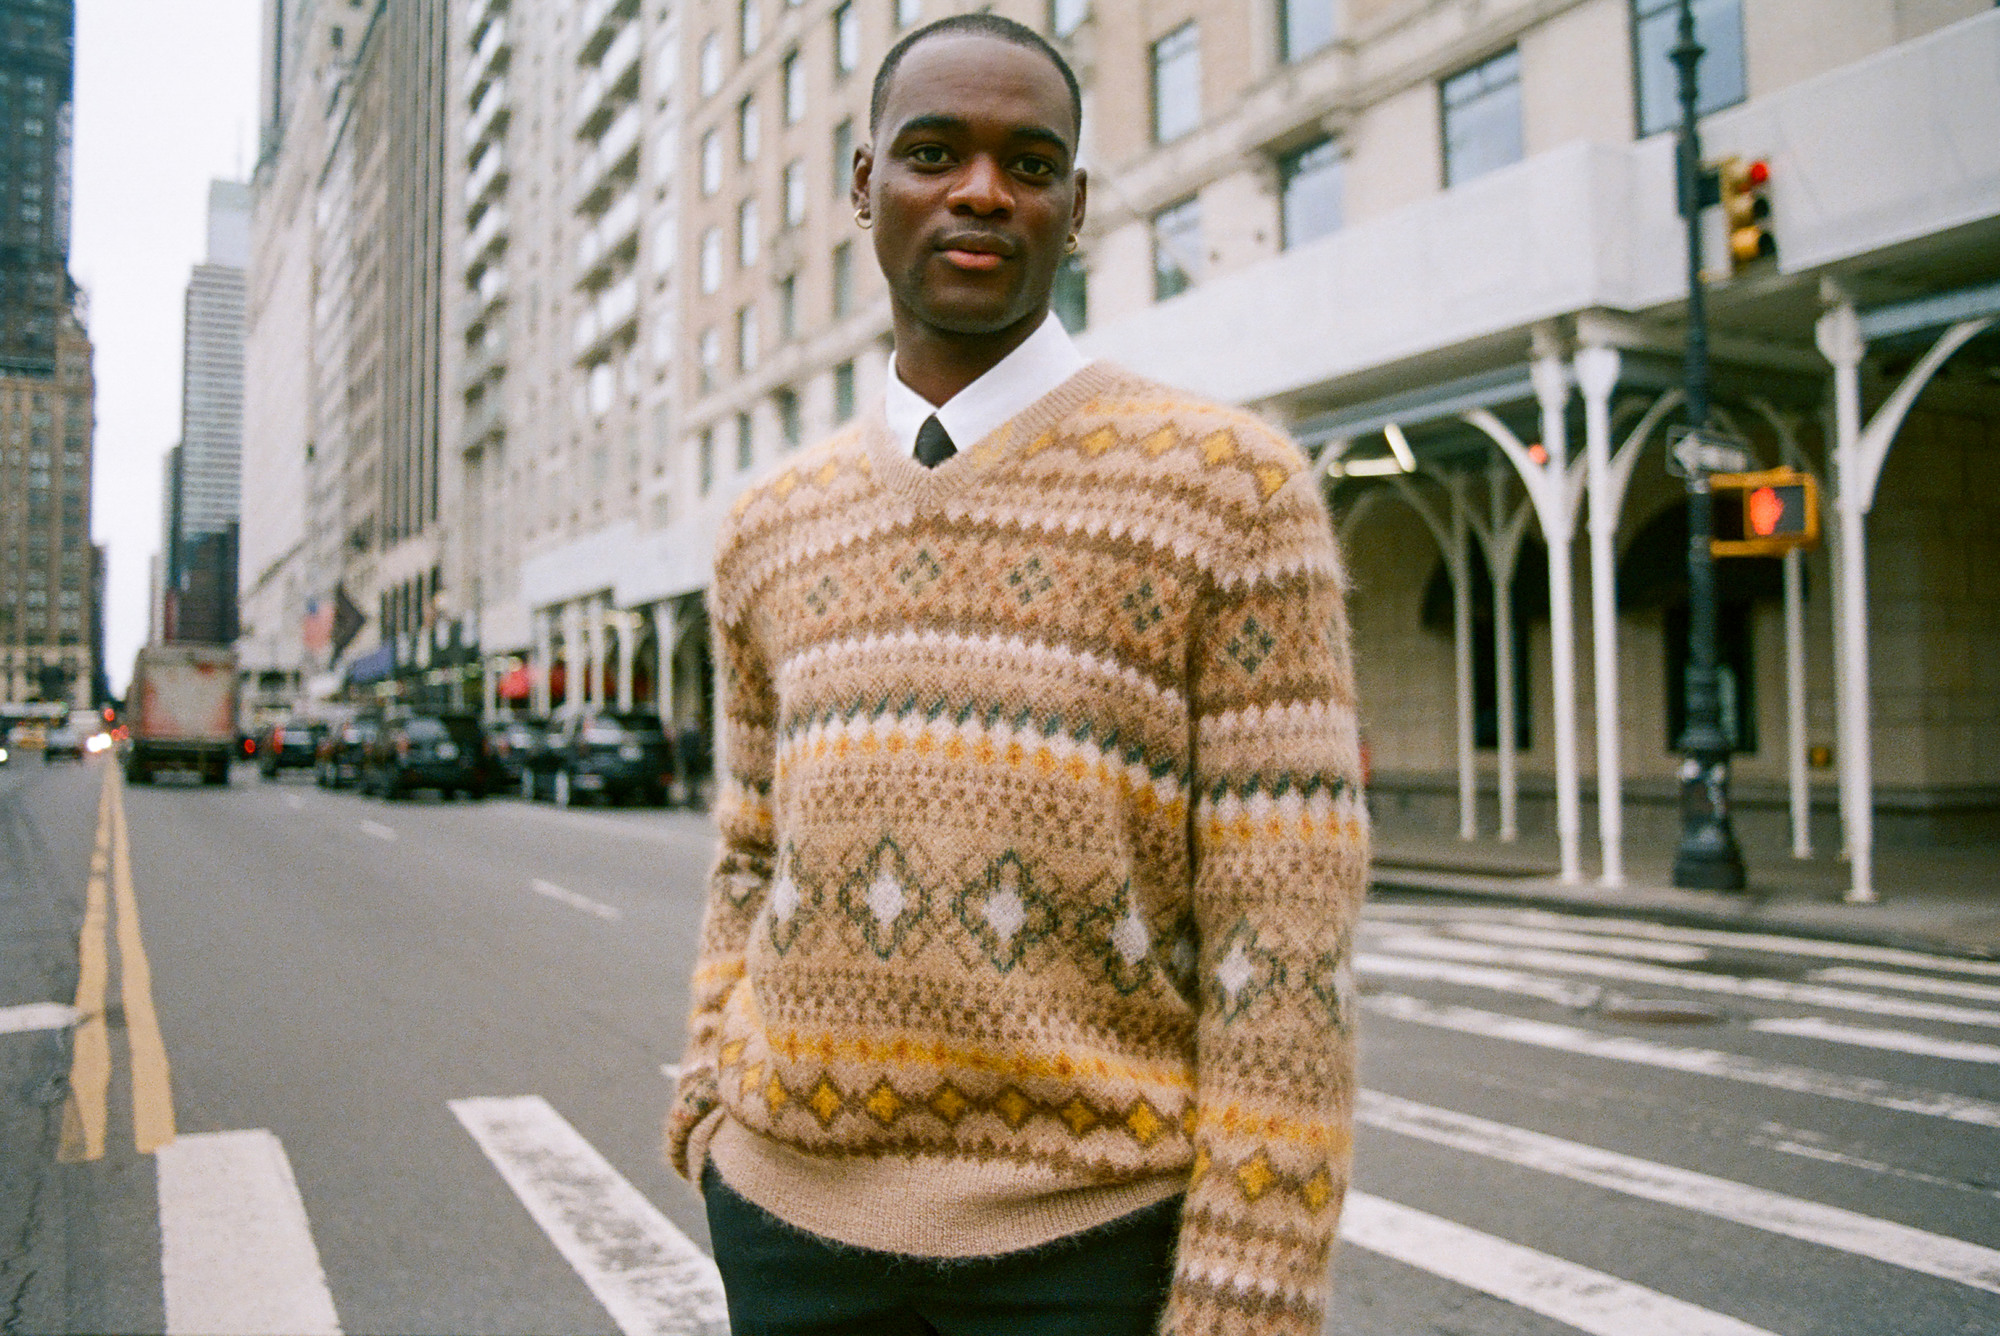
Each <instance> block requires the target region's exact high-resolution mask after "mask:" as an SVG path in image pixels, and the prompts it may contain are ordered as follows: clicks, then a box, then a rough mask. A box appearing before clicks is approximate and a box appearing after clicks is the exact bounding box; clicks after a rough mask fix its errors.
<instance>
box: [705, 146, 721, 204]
mask: <svg viewBox="0 0 2000 1336" xmlns="http://www.w3.org/2000/svg"><path fill="white" fill-rule="evenodd" d="M720 189H722V132H721V131H719V130H710V131H709V132H708V133H707V134H705V135H703V136H702V137H701V193H702V194H704V195H713V194H714V193H715V192H716V191H718V190H720Z"/></svg>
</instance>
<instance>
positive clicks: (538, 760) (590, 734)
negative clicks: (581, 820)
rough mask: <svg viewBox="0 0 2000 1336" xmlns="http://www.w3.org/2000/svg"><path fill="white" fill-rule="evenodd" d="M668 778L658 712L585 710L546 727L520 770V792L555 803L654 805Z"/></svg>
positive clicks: (668, 750)
mask: <svg viewBox="0 0 2000 1336" xmlns="http://www.w3.org/2000/svg"><path fill="white" fill-rule="evenodd" d="M673 782H674V752H673V744H672V743H671V742H669V741H668V740H667V736H666V734H665V733H664V732H662V731H661V729H660V719H659V716H658V715H654V714H644V713H637V712H634V713H625V714H586V715H579V716H575V717H573V718H570V719H566V720H563V721H562V722H561V723H560V724H558V725H557V726H556V727H555V728H554V729H553V730H551V732H550V734H549V738H548V745H547V746H546V747H545V748H544V749H543V750H542V751H541V752H539V753H538V754H537V755H536V756H535V757H534V758H533V759H532V760H531V761H530V762H529V765H528V767H527V768H526V770H524V771H523V778H522V782H521V791H522V793H523V794H524V795H526V796H527V797H530V798H543V797H546V798H549V799H551V800H553V801H554V802H555V803H556V804H557V805H558V806H561V807H568V806H570V805H571V804H574V803H580V802H592V801H597V800H602V801H604V802H606V803H613V804H616V803H624V802H640V803H646V804H649V805H651V806H654V807H659V806H663V805H664V804H665V803H666V801H667V793H668V791H669V789H670V787H671V786H672V784H673Z"/></svg>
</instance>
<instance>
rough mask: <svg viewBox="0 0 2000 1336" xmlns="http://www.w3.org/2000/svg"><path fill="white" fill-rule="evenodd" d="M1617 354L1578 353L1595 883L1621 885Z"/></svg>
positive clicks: (1606, 351) (1604, 351)
mask: <svg viewBox="0 0 2000 1336" xmlns="http://www.w3.org/2000/svg"><path fill="white" fill-rule="evenodd" d="M1619 360H1620V359H1619V356H1618V350H1617V349H1615V348H1585V349H1583V350H1581V351H1580V352H1578V353H1577V355H1576V379H1577V383H1578V385H1579V386H1581V387H1582V389H1583V438H1584V447H1583V448H1584V454H1585V459H1586V461H1587V467H1588V470H1589V480H1590V482H1589V485H1590V640H1591V650H1592V660H1591V662H1592V671H1593V675H1594V679H1595V680H1594V682H1593V685H1594V686H1595V688H1596V695H1597V842H1598V844H1599V846H1600V848H1601V849H1602V852H1603V859H1604V863H1603V870H1602V872H1601V874H1600V875H1599V877H1598V884H1599V885H1602V886H1607V887H1617V886H1623V885H1624V884H1625V812H1624V771H1623V769H1622V764H1623V762H1622V760H1621V758H1620V754H1619V753H1620V746H1619V743H1620V737H1619V733H1620V730H1621V727H1622V724H1621V720H1622V716H1621V715H1620V714H1619V711H1618V565H1617V551H1616V546H1615V545H1616V542H1617V538H1618V512H1619V499H1618V495H1617V489H1616V488H1615V487H1614V485H1613V480H1612V476H1611V392H1612V390H1614V389H1615V388H1617V385H1618V368H1619Z"/></svg>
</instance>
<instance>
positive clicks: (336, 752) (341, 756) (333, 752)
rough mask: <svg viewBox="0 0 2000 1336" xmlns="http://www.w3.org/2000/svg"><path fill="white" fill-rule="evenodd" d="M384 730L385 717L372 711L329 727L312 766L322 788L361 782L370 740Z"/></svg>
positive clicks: (337, 787) (342, 786) (314, 775)
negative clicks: (373, 713) (375, 715)
mask: <svg viewBox="0 0 2000 1336" xmlns="http://www.w3.org/2000/svg"><path fill="white" fill-rule="evenodd" d="M381 731H382V721H381V720H380V719H378V718H375V717H373V716H371V715H363V716H361V717H360V718H357V719H350V720H348V721H347V722H346V723H344V724H338V725H336V726H334V727H333V728H330V729H328V730H327V731H326V736H325V737H323V738H321V739H320V743H319V758H318V761H317V762H316V764H315V765H314V767H313V777H314V778H315V779H317V780H318V781H319V784H320V787H321V788H326V789H344V788H346V787H347V786H348V785H349V784H358V783H360V782H361V766H362V762H363V760H364V758H365V757H366V755H367V752H368V744H369V743H371V742H373V741H374V740H375V736H376V734H378V733H380V732H381Z"/></svg>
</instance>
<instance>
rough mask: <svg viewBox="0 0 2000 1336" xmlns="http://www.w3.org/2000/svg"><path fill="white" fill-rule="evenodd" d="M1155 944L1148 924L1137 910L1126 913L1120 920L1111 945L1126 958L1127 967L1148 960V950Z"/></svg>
mask: <svg viewBox="0 0 2000 1336" xmlns="http://www.w3.org/2000/svg"><path fill="white" fill-rule="evenodd" d="M1152 944H1153V935H1152V934H1151V933H1149V932H1147V931H1146V924H1145V922H1144V921H1143V920H1141V919H1140V917H1139V911H1138V910H1137V909H1128V910H1126V911H1125V917H1124V918H1122V919H1119V920H1118V926H1116V927H1115V928H1113V929H1112V930H1111V945H1112V946H1113V947H1115V948H1116V949H1117V951H1118V954H1119V955H1121V956H1123V957H1124V958H1125V963H1126V964H1127V965H1136V964H1138V963H1139V962H1140V961H1141V960H1144V959H1145V958H1146V948H1147V947H1149V946H1151V945H1152Z"/></svg>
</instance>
